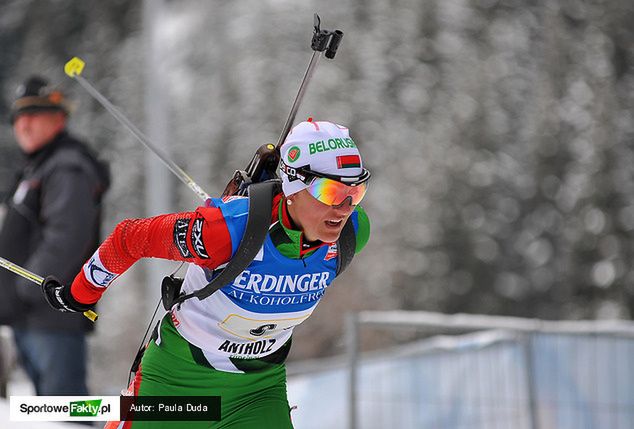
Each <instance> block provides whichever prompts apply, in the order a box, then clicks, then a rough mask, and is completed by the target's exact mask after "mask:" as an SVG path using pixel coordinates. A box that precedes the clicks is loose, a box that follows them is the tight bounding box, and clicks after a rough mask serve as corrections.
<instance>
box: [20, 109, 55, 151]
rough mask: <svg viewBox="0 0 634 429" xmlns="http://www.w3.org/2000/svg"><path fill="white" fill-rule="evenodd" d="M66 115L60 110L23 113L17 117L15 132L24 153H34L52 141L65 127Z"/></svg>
mask: <svg viewBox="0 0 634 429" xmlns="http://www.w3.org/2000/svg"><path fill="white" fill-rule="evenodd" d="M65 123H66V116H65V115H64V113H62V112H58V111H44V112H32V113H21V114H19V115H18V117H17V118H15V122H14V123H13V132H14V134H15V139H16V140H17V142H18V145H19V146H20V149H22V151H23V152H24V153H33V152H36V151H37V150H39V149H41V148H42V147H43V146H44V145H46V144H47V143H48V142H50V141H51V140H52V139H53V137H55V136H56V135H57V134H58V133H59V132H60V131H61V130H62V129H63V128H64V125H65Z"/></svg>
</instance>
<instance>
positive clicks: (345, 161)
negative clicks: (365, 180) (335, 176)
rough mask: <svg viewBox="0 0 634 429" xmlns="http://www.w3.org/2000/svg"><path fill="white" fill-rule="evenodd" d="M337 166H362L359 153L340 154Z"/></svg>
mask: <svg viewBox="0 0 634 429" xmlns="http://www.w3.org/2000/svg"><path fill="white" fill-rule="evenodd" d="M337 168H361V158H360V157H359V155H342V156H338V157H337Z"/></svg>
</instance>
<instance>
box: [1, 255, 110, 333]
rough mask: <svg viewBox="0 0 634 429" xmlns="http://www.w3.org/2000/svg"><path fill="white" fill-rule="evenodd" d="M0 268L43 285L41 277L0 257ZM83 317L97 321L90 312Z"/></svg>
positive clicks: (94, 315)
mask: <svg viewBox="0 0 634 429" xmlns="http://www.w3.org/2000/svg"><path fill="white" fill-rule="evenodd" d="M0 267H2V268H6V269H7V270H9V271H11V272H12V273H14V274H17V275H19V276H20V277H24V278H25V279H27V280H31V281H32V282H33V283H35V284H37V285H40V286H42V283H44V278H43V277H40V276H38V275H37V274H35V273H32V272H31V271H29V270H27V269H26V268H22V267H21V266H19V265H16V264H14V263H13V262H10V261H7V260H6V259H4V258H2V257H0ZM84 316H86V317H87V318H89V319H90V320H91V321H93V322H94V321H95V320H97V317H99V316H98V315H97V313H95V312H94V311H92V310H88V311H84Z"/></svg>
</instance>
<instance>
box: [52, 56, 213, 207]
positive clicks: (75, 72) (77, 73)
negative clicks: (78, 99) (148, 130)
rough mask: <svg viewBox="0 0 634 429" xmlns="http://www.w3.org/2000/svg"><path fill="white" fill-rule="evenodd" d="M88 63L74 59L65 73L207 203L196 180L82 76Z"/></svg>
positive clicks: (66, 66)
mask: <svg viewBox="0 0 634 429" xmlns="http://www.w3.org/2000/svg"><path fill="white" fill-rule="evenodd" d="M85 65H86V63H85V62H84V61H83V60H82V59H81V58H79V57H73V58H72V59H71V60H70V61H68V62H67V63H66V64H65V65H64V72H65V73H66V74H67V75H68V76H70V77H71V78H73V79H75V80H76V81H77V82H78V83H79V84H80V85H81V86H82V87H83V88H84V89H85V90H86V91H88V93H89V94H90V95H92V96H93V98H95V99H96V100H97V101H98V102H99V103H101V105H102V106H103V107H104V108H105V109H106V110H107V111H108V112H110V113H111V114H112V116H114V117H115V119H116V120H118V121H119V122H120V123H121V124H122V125H123V126H124V127H125V128H126V129H127V130H128V131H130V133H132V135H133V136H134V137H135V138H136V139H137V140H138V141H139V142H141V143H142V144H143V145H144V146H145V147H146V148H148V149H149V150H151V151H152V152H154V154H155V155H156V156H158V157H159V159H160V160H161V161H162V162H163V164H165V165H166V166H167V168H169V170H170V171H171V172H172V173H174V174H175V175H176V177H178V178H179V179H180V180H181V182H183V183H184V184H185V185H187V186H188V187H189V189H191V190H192V191H194V193H195V194H196V195H198V197H200V199H202V200H203V201H206V200H207V199H209V194H207V192H205V191H204V190H203V189H202V188H201V187H200V186H198V184H197V183H196V182H194V180H193V179H192V178H191V177H189V175H188V174H187V173H185V172H184V171H183V169H182V168H180V167H179V166H178V165H176V164H175V163H174V162H173V161H172V160H171V159H169V158H168V157H167V155H165V153H164V152H163V151H162V150H160V149H159V148H158V147H157V146H155V145H154V144H153V143H152V142H151V141H150V140H149V139H148V138H147V137H146V136H145V134H143V132H142V131H141V130H139V129H138V128H137V127H136V126H135V125H134V124H133V123H132V122H130V120H129V119H128V118H127V117H126V116H125V115H124V114H123V113H122V112H121V111H120V110H119V109H118V108H117V107H116V106H114V105H113V104H112V103H111V102H110V101H108V99H107V98H106V97H104V96H103V95H102V94H101V93H100V92H99V90H97V88H95V87H94V86H93V85H91V84H90V82H88V80H86V79H85V78H84V77H83V76H81V72H82V71H83V69H84V66H85Z"/></svg>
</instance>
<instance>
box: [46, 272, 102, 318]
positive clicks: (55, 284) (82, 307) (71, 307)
mask: <svg viewBox="0 0 634 429" xmlns="http://www.w3.org/2000/svg"><path fill="white" fill-rule="evenodd" d="M42 291H43V292H44V298H46V302H48V304H49V305H50V306H51V307H53V308H54V309H55V310H58V311H63V312H82V313H83V312H84V311H87V310H90V309H92V308H93V307H94V304H82V303H81V302H78V301H77V300H75V298H73V295H71V293H70V285H69V286H65V285H63V284H61V283H60V282H59V280H57V279H56V278H55V277H53V276H48V277H47V278H45V279H44V282H43V283H42Z"/></svg>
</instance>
